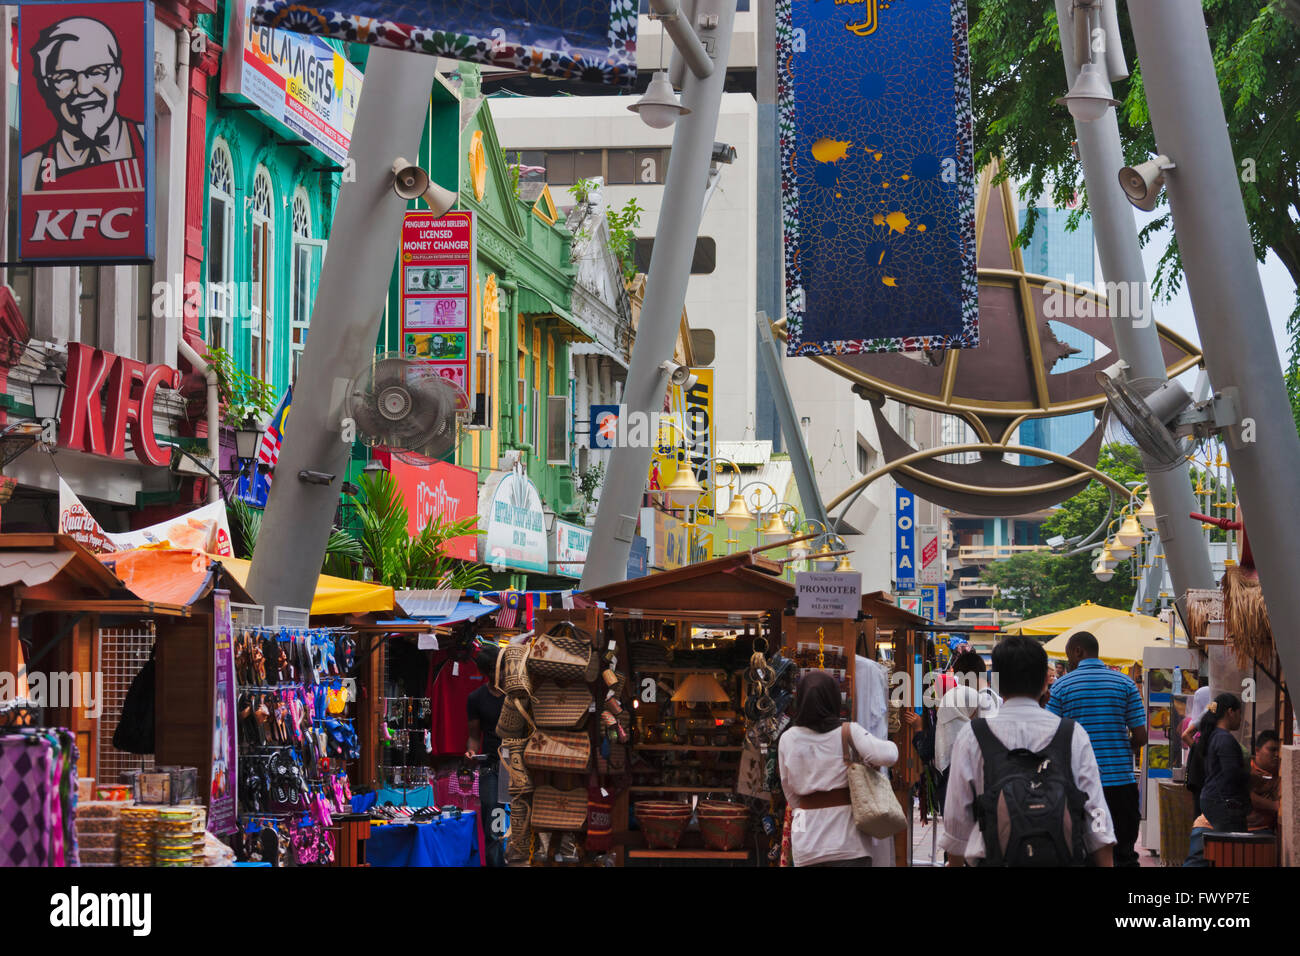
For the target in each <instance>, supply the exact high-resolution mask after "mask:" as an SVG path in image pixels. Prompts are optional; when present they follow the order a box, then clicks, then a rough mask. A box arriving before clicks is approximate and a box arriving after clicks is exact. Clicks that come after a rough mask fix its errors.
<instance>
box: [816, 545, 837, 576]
mask: <svg viewBox="0 0 1300 956" xmlns="http://www.w3.org/2000/svg"><path fill="white" fill-rule="evenodd" d="M830 553H831V543H830V542H829V541H825V542H823V543H822V546H821V547H820V548H818V549H817V556H816V558H815V559H814V560H815V561H816V564H817V570H818V571H832V570H834V568H835V559H834V558H831V557H826V556H827V555H829V554H830Z"/></svg>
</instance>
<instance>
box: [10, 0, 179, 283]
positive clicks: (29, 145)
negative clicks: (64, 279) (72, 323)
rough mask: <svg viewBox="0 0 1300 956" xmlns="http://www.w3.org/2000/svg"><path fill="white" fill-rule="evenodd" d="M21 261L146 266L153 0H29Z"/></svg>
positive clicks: (150, 239) (23, 56)
mask: <svg viewBox="0 0 1300 956" xmlns="http://www.w3.org/2000/svg"><path fill="white" fill-rule="evenodd" d="M18 32H19V40H18V55H19V59H20V67H19V75H20V77H21V85H20V93H19V96H20V104H21V108H20V121H19V127H20V129H19V138H20V143H21V150H22V172H21V192H20V197H19V223H20V230H21V236H20V248H19V256H20V257H21V258H22V259H24V260H45V261H78V260H86V261H97V262H141V261H149V260H152V259H153V255H154V235H153V206H154V158H153V148H154V147H153V127H154V122H153V115H154V112H153V4H152V3H145V2H140V0H136V2H116V0H112V2H99V3H96V2H90V3H49V2H31V3H25V4H24V5H23V6H22V7H21V10H20V13H19V18H18Z"/></svg>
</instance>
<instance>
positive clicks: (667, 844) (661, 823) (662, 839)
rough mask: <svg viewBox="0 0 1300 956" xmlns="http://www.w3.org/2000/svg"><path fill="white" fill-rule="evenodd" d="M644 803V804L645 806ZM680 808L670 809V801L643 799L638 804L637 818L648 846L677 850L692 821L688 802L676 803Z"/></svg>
mask: <svg viewBox="0 0 1300 956" xmlns="http://www.w3.org/2000/svg"><path fill="white" fill-rule="evenodd" d="M643 804H644V806H643ZM674 805H675V806H677V807H680V808H681V809H680V810H672V809H670V808H669V807H670V804H669V801H660V800H655V801H641V802H639V803H637V805H636V819H637V822H638V823H639V824H640V825H641V832H642V833H643V834H644V835H645V842H646V846H648V847H649V848H650V849H652V850H675V849H677V844H678V842H679V841H680V840H681V838H682V834H683V833H685V832H686V827H687V824H689V823H690V822H691V808H690V806H689V805H688V804H684V803H679V804H674Z"/></svg>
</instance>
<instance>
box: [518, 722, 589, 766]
mask: <svg viewBox="0 0 1300 956" xmlns="http://www.w3.org/2000/svg"><path fill="white" fill-rule="evenodd" d="M590 763H591V738H590V737H588V736H587V735H586V734H585V733H566V732H565V731H561V730H539V731H537V732H536V733H535V734H533V735H532V736H531V737H529V738H528V743H526V744H525V745H524V764H525V765H526V766H527V767H528V768H529V769H530V770H563V771H567V772H569V773H578V772H580V771H584V770H586V769H587V767H588V765H589V764H590Z"/></svg>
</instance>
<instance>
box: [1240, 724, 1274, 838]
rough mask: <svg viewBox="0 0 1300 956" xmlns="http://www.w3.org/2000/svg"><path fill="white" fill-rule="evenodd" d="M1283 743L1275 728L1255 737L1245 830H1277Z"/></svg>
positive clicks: (1262, 731)
mask: <svg viewBox="0 0 1300 956" xmlns="http://www.w3.org/2000/svg"><path fill="white" fill-rule="evenodd" d="M1280 769H1282V744H1281V741H1279V740H1278V737H1277V731H1275V730H1261V731H1260V732H1259V736H1257V737H1256V738H1255V756H1254V758H1253V759H1252V760H1251V761H1250V813H1248V814H1247V815H1246V829H1248V830H1252V831H1254V830H1271V831H1273V832H1276V831H1277V811H1278V806H1279V804H1280V801H1281V799H1282V781H1281V779H1280V778H1279V777H1278V771H1279V770H1280Z"/></svg>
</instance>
